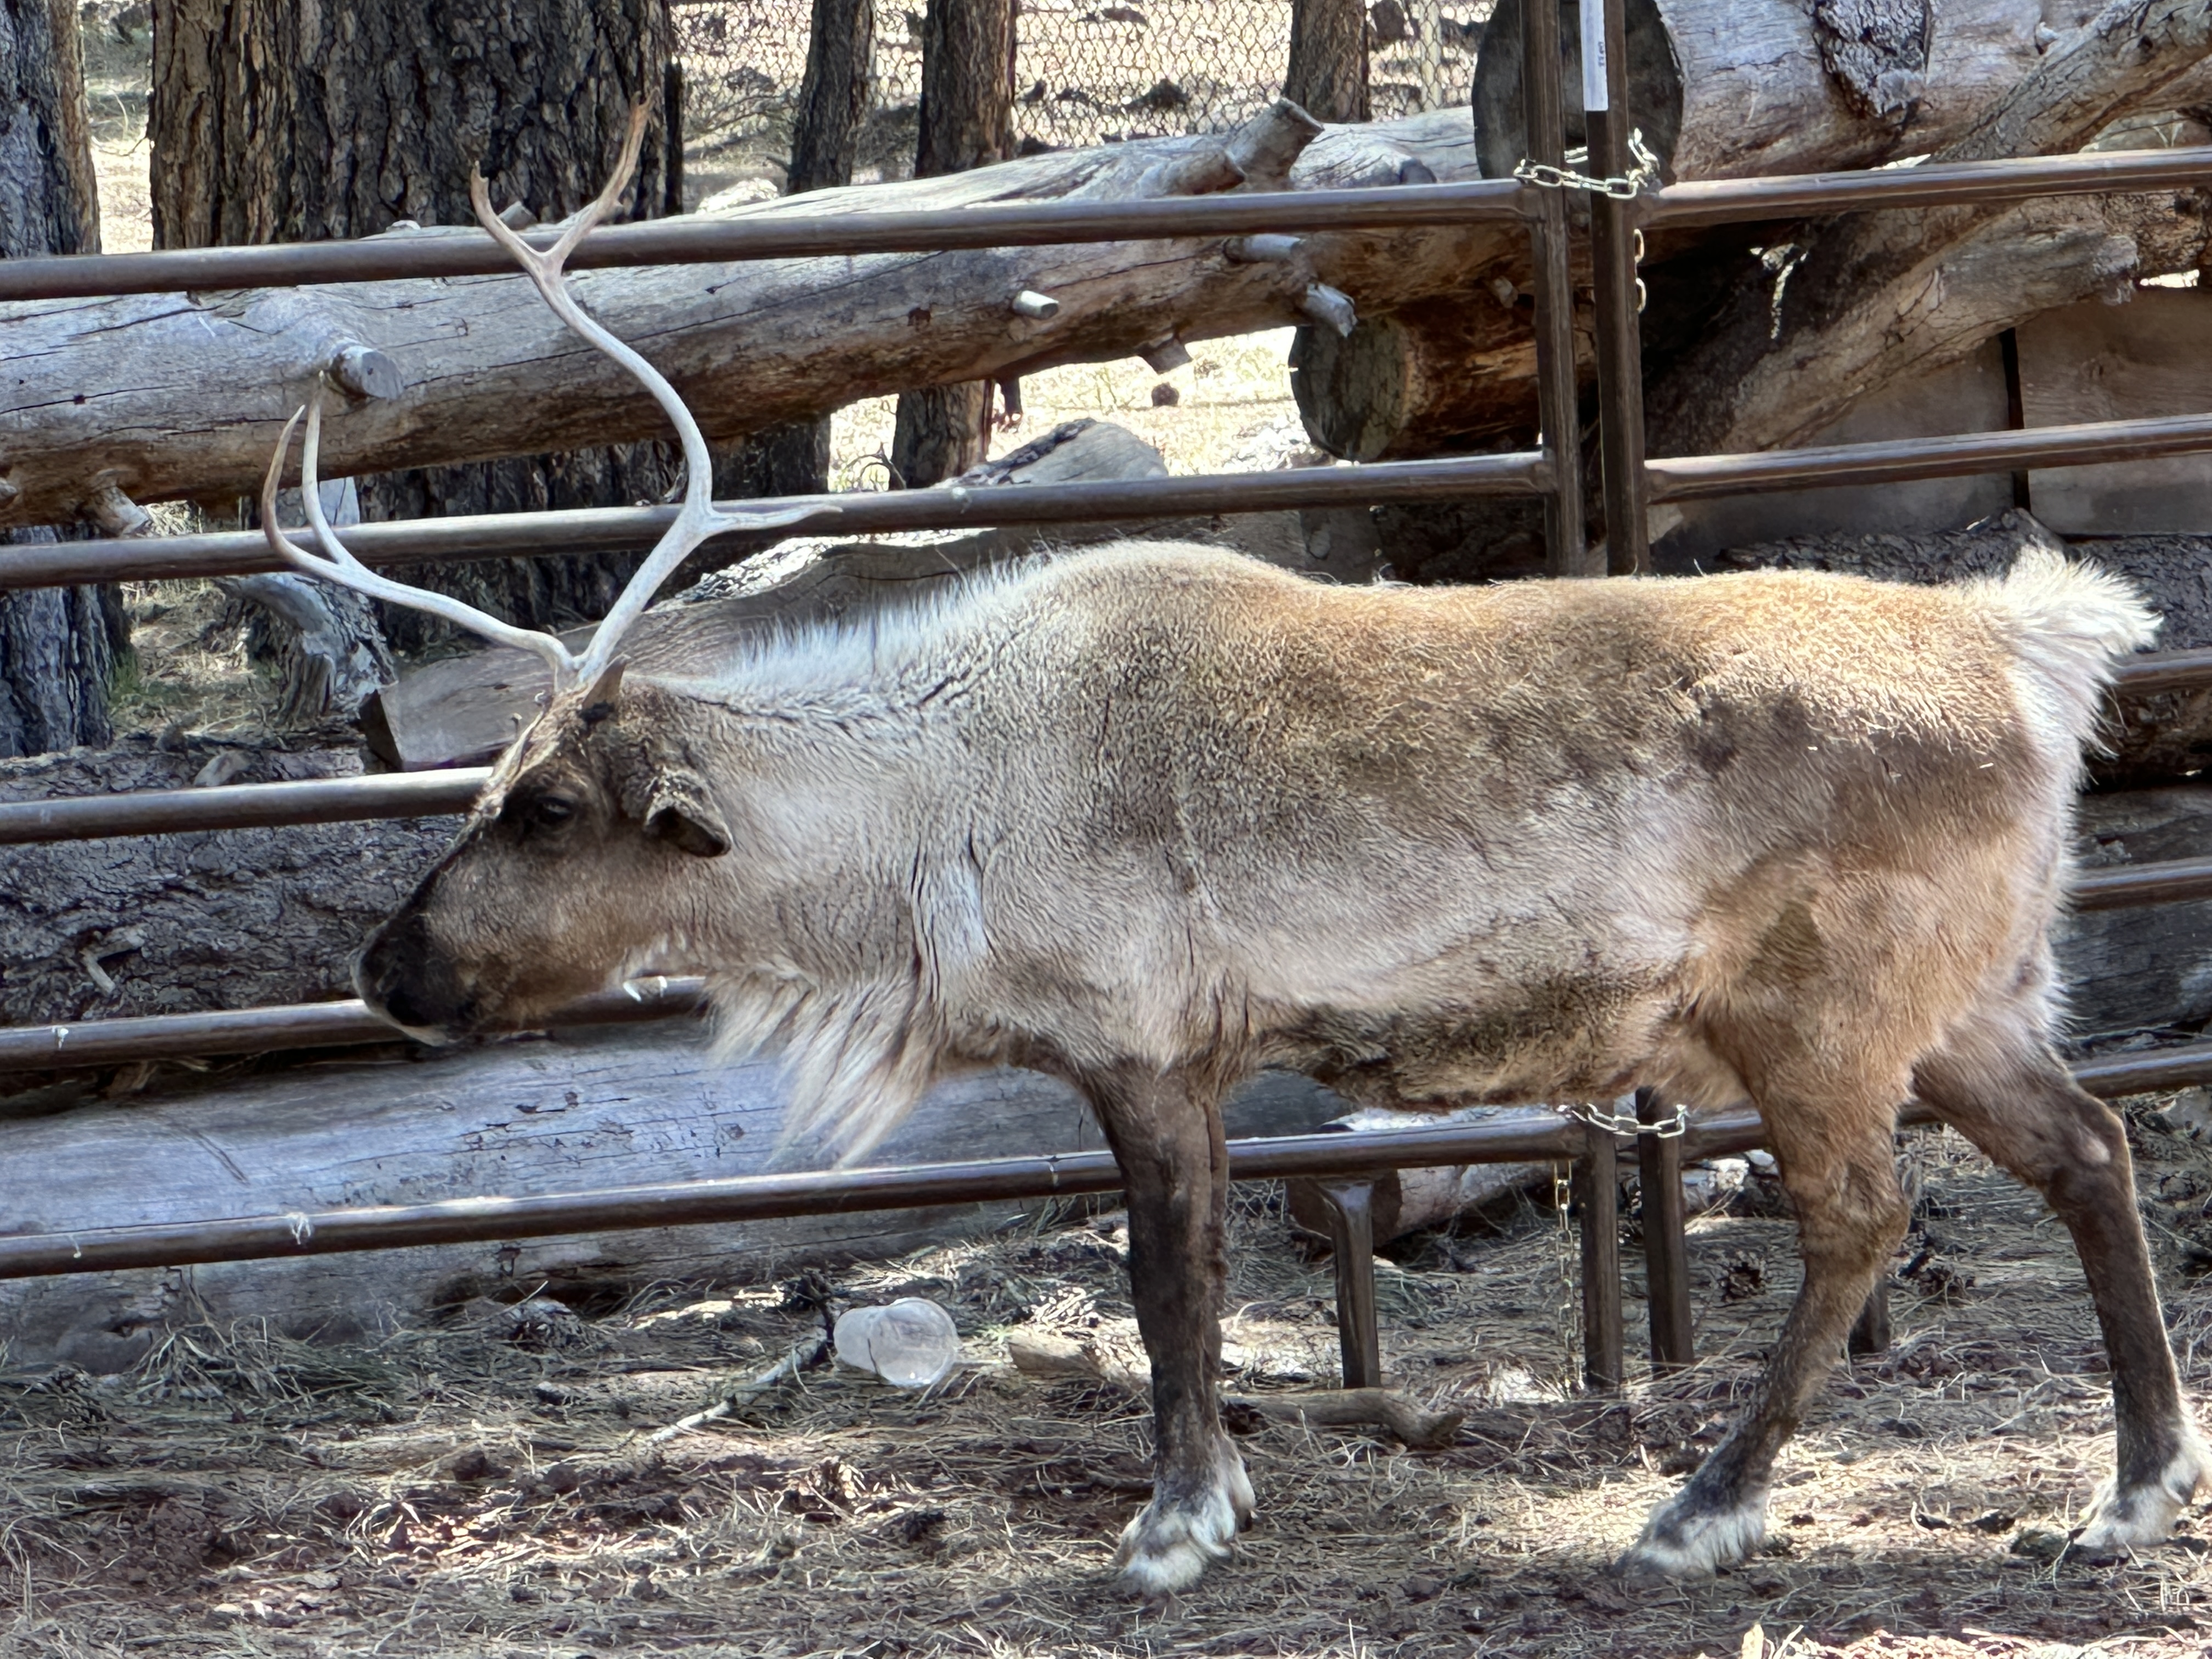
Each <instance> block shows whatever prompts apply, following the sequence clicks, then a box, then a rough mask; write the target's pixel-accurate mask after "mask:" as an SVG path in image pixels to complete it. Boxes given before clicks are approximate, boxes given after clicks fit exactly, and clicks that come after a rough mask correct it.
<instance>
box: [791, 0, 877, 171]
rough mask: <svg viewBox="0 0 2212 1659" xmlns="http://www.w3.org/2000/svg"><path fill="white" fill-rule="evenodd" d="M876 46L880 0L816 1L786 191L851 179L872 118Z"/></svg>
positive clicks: (807, 42) (792, 136)
mask: <svg viewBox="0 0 2212 1659" xmlns="http://www.w3.org/2000/svg"><path fill="white" fill-rule="evenodd" d="M875 49H876V0H814V18H813V23H812V27H811V33H809V34H808V36H807V40H806V77H805V80H804V81H803V82H800V84H799V117H798V119H797V120H796V121H794V122H793V124H792V131H791V171H790V172H789V173H787V174H786V175H785V182H784V194H786V195H787V196H800V195H804V194H805V192H806V191H810V190H833V189H836V188H837V187H838V186H840V185H849V184H851V183H852V182H853V155H854V150H855V149H856V148H857V147H858V145H859V143H860V124H861V123H862V122H863V121H865V120H866V119H867V118H868V92H869V82H868V71H869V66H870V64H871V63H872V61H873V59H874V57H875Z"/></svg>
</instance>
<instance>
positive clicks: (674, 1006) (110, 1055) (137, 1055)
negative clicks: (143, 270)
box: [0, 671, 2212, 1072]
mask: <svg viewBox="0 0 2212 1659" xmlns="http://www.w3.org/2000/svg"><path fill="white" fill-rule="evenodd" d="M2207 678H2208V679H2212V671H2208V676H2207ZM437 775H438V774H435V773H428V774H416V776H425V777H435V776H437ZM270 787H276V788H282V787H296V786H289V785H272V786H270ZM164 793H177V794H185V795H190V794H194V793H205V792H199V791H182V790H179V791H174V792H164ZM93 799H94V800H99V799H109V798H104V797H94V798H93ZM0 810H4V809H0ZM0 827H4V820H0ZM2206 898H2212V859H2177V860H2172V861H2171V862H2167V863H2160V864H2142V865H2134V866H2122V867H2120V868H2117V869H2100V870H2091V871H2087V872H2083V873H2082V874H2081V875H2080V876H2078V877H2077V878H2075V882H2074V885H2073V889H2072V904H2073V908H2075V909H2076V910H2116V909H2121V908H2128V907H2130V906H2137V905H2148V904H2171V903H2177V902H2182V901H2185V900H2191V899H2206ZM703 994H704V991H703V987H702V981H699V980H696V979H667V980H659V981H641V982H640V983H638V984H637V985H635V986H633V987H630V988H629V990H627V991H623V992H607V993H605V994H600V995H598V996H592V997H587V998H586V999H584V1000H582V1001H580V1002H578V1003H575V1004H574V1005H572V1006H570V1007H568V1008H567V1009H565V1010H563V1011H562V1012H560V1013H558V1014H556V1015H554V1016H553V1017H552V1018H550V1019H548V1020H547V1021H546V1024H548V1025H549V1026H556V1027H558V1026H564V1025H594V1024H611V1023H617V1022H629V1021H634V1020H641V1019H659V1018H666V1017H669V1016H671V1015H677V1014H685V1013H692V1012H697V1010H698V1009H699V1008H700V1006H702V1002H701V1000H702V996H703ZM393 1036H394V1031H393V1029H392V1026H390V1025H389V1024H386V1023H385V1022H384V1021H383V1020H381V1019H380V1018H377V1017H376V1016H375V1015H374V1014H372V1013H371V1012H369V1011H368V1007H367V1006H365V1005H364V1004H362V1003H361V1002H358V1001H344V1002H307V1003H294V1004H290V1005H288V1006H280V1007H273V1008H239V1009H228V1010H218V1011H216V1012H210V1013H199V1014H155V1015H148V1016H145V1017H143V1018H131V1019H94V1020H85V1021H81V1022H77V1023H75V1024H55V1025H21V1026H11V1027H0V1072H20V1071H51V1070H53V1069H54V1068H56V1067H58V1066H71V1067H76V1066H116V1065H122V1064H124V1063H125V1062H127V1061H131V1060H174V1059H179V1058H187V1057H189V1058H199V1057H203V1056H207V1055H212V1054H272V1053H275V1052H276V1051H278V1050H280V1049H285V1048H341V1047H344V1046H346V1045H349V1044H353V1043H362V1042H390V1041H392V1038H393Z"/></svg>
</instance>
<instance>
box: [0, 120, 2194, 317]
mask: <svg viewBox="0 0 2212 1659" xmlns="http://www.w3.org/2000/svg"><path fill="white" fill-rule="evenodd" d="M2207 176H2212V149H2167V150H2123V151H2110V152H2102V153H2099V154H2095V155H2056V156H2037V157H2023V158H2020V159H2016V160H2007V161H1969V162H1953V163H1944V164H1938V165H1930V166H1924V167H1887V168H1881V169H1877V170H1875V171H1872V172H1866V173H1799V174H1794V175H1782V176H1778V177H1774V178H1767V179H1712V180H1706V181H1700V182H1696V183H1690V184H1679V185H1666V186H1663V187H1662V188H1660V189H1656V190H1652V191H1646V192H1645V193H1644V196H1643V197H1640V198H1639V199H1638V202H1637V204H1636V210H1637V214H1638V217H1639V218H1640V220H1641V221H1642V222H1643V223H1644V224H1646V225H1654V226H1656V225H1692V224H1718V223H1723V222H1729V221H1732V220H1747V219H1773V218H1790V217H1798V216H1803V215H1806V214H1814V213H1842V212H1849V211H1854V210H1860V209H1865V208H1881V207H1928V206H1933V205H1936V204H1943V203H1975V202H1983V203H1987V202H2005V201H2018V200H2022V199H2025V198H2027V197H2036V196H2057V195H2078V194H2083V193H2091V192H2097V191H2142V190H2158V189H2166V188H2171V187H2172V186H2174V185H2182V184H2187V183H2191V182H2192V181H2195V180H2198V179H2203V178H2205V177H2207ZM1532 198H1533V192H1532V191H1529V190H1528V187H1527V186H1525V185H1522V184H1521V183H1520V182H1519V181H1518V180H1516V179H1477V180H1471V181H1468V182H1465V183H1460V184H1445V185H1384V186H1382V187H1380V188H1369V189H1362V190H1311V191H1259V192H1255V193H1253V194H1250V195H1243V194H1221V195H1212V196H1175V197H1159V198H1157V199H1154V200H1150V201H1138V202H1114V201H1045V202H1005V203H979V204H976V205H975V206H972V207H965V208H952V209H939V210H928V211H907V212H887V213H865V212H864V213H769V214H759V215H754V216H747V217H743V218H733V219H699V218H696V217H690V216H687V217H683V218H676V219H656V220H649V221H647V222H643V223H639V224H631V225H612V226H609V227H607V228H605V229H603V230H600V231H599V232H597V233H595V234H593V235H592V237H590V238H589V239H588V240H586V241H585V242H584V243H583V245H582V246H580V247H579V248H577V250H576V251H575V252H574V253H573V254H572V255H571V256H570V257H569V261H568V263H569V264H570V266H571V267H572V268H574V269H576V270H587V269H611V268H615V267H623V266H638V265H667V264H721V263H725V262H730V261H735V260H740V259H770V258H814V257H821V256H837V255H850V254H867V253H933V252H942V251H945V250H950V249H956V248H987V247H1022V246H1044V245H1049V244H1052V243H1057V242H1120V241H1138V240H1167V239H1188V238H1194V237H1216V236H1242V235H1248V234H1253V233H1255V232H1263V231H1266V232H1277V233H1285V234H1316V233H1321V232H1327V231H1340V230H1398V229H1408V228H1415V227H1419V226H1425V225H1449V224H1471V223H1476V222H1494V221H1500V220H1521V219H1525V218H1527V217H1528V216H1529V213H1530V211H1531V207H1532ZM552 238H553V233H552V232H551V231H550V230H539V231H534V232H532V233H529V237H528V240H532V242H535V243H537V244H538V245H539V246H544V245H545V244H547V243H549V242H550V241H551V240H552ZM512 270H513V262H512V261H511V260H510V259H509V258H508V257H507V255H506V254H505V253H504V252H501V250H500V248H499V247H498V246H497V245H495V243H494V242H493V241H492V240H491V239H490V238H489V236H485V235H482V234H478V233H477V232H475V231H473V230H463V229H458V228H457V229H453V230H441V231H436V232H430V233H422V234H405V233H401V234H388V233H387V234H385V235H381V236H374V237H368V238H364V239H362V240H351V241H328V242H292V243H283V244H278V245H276V246H267V247H218V248H189V249H173V250H167V251H164V252H158V253H90V254H74V255H63V256H57V257H52V258H38V259H11V260H9V261H8V262H7V264H6V266H5V267H4V268H0V301H7V300H59V299H94V298H100V297H104V296H106V295H118V294H182V293H187V292H191V291H194V290H203V289H242V288H267V287H277V286H285V285H293V284H301V283H365V282H387V281H392V280H395V279H401V278H409V277H416V278H419V277H432V276H445V277H451V276H495V275H506V274H508V273H510V272H511V271H512Z"/></svg>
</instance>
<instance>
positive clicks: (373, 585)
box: [261, 402, 576, 690]
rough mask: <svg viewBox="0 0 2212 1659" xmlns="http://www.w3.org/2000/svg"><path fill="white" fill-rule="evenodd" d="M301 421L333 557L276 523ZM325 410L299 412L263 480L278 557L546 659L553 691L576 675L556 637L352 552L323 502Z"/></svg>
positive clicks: (319, 531) (315, 499)
mask: <svg viewBox="0 0 2212 1659" xmlns="http://www.w3.org/2000/svg"><path fill="white" fill-rule="evenodd" d="M301 416H306V417H307V438H306V441H305V442H304V443H303V444H302V445H301V452H300V494H301V497H302V499H303V500H304V501H305V502H306V504H307V521H308V523H309V524H311V525H312V526H313V527H314V532H315V539H316V540H317V541H318V542H319V543H320V544H321V545H322V547H323V548H324V550H325V553H326V554H327V555H328V556H327V557H318V556H316V555H314V554H313V553H310V552H309V551H307V549H306V548H304V547H301V545H300V544H298V543H297V542H295V541H294V540H293V539H292V538H290V537H289V536H287V535H286V534H285V533H284V532H283V529H282V528H281V527H280V526H279V525H278V524H277V521H276V489H277V486H278V484H279V483H281V482H282V480H283V473H284V456H285V453H286V452H288V451H289V449H290V448H291V447H292V434H293V432H294V430H295V428H297V427H298V426H299V424H300V419H301ZM321 427H322V410H321V408H320V407H319V404H317V403H313V402H311V403H309V404H307V406H306V407H305V408H303V409H300V410H295V411H294V413H293V416H292V418H291V419H290V420H289V421H287V422H285V423H284V435H283V437H282V438H280V439H278V440H277V443H276V454H275V455H274V456H272V457H271V458H270V462H269V471H268V472H267V473H266V474H264V476H263V477H262V480H261V530H262V533H263V534H264V536H266V537H267V538H269V545H270V547H271V548H272V549H274V550H275V551H276V556H278V557H279V558H281V559H283V561H284V562H285V563H287V564H289V565H290V566H291V567H292V568H294V569H295V570H299V571H301V572H303V573H305V574H307V575H310V576H319V577H320V578H321V579H322V580H325V581H329V582H336V583H337V585H338V586H340V587H350V588H351V589H353V590H354V592H356V593H365V594H367V595H368V597H369V598H370V599H382V600H385V601H386V603H388V604H391V605H405V606H407V607H408V608H409V609H410V610H413V611H426V612H428V614H429V615H431V616H433V617H441V618H442V619H443V620H444V621H447V622H449V623H453V624H455V625H456V626H457V627H460V628H465V629H468V630H469V631H470V632H471V633H472V634H478V635H483V637H484V638H485V639H488V640H490V641H493V642H495V644H499V645H511V646H514V647H517V648H519V649H520V650H524V651H527V652H530V653H532V655H534V656H538V657H541V658H543V659H544V661H545V665H546V666H547V667H549V668H550V669H551V670H552V671H553V685H554V689H555V690H559V689H560V688H561V687H562V684H565V683H566V680H567V678H568V677H569V676H571V675H573V674H574V671H575V669H576V658H575V657H574V654H572V653H570V651H569V650H568V647H567V646H565V645H563V644H562V643H561V641H558V640H556V639H555V638H554V637H553V636H552V635H550V634H544V633H540V632H539V631H538V629H533V628H517V627H515V626H514V625H513V623H504V622H501V620H500V619H499V618H498V617H494V616H489V615H487V614H486V613H484V612H483V611H479V610H477V608H476V607H475V606H474V605H468V604H465V603H464V602H463V601H461V600H459V599H453V598H452V597H451V596H450V595H447V594H444V593H433V592H430V591H429V589H428V588H424V587H410V586H408V585H407V584H406V583H405V582H396V581H393V580H391V579H390V578H389V577H387V576H380V575H378V574H376V573H375V572H374V571H373V570H371V569H369V568H368V567H367V566H365V565H363V564H362V562H361V561H360V560H358V559H356V558H355V557H354V556H353V555H352V554H351V553H349V552H348V551H347V550H346V547H345V544H344V543H343V542H341V541H339V540H338V538H337V532H336V531H335V530H333V529H331V522H330V520H329V518H328V517H327V516H326V515H325V513H324V512H323V504H322V501H321V500H320V481H319V478H318V477H317V476H316V465H315V464H316V461H317V459H318V455H317V450H318V447H319V441H320V438H321Z"/></svg>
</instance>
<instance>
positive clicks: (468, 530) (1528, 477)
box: [0, 415, 2212, 590]
mask: <svg viewBox="0 0 2212 1659" xmlns="http://www.w3.org/2000/svg"><path fill="white" fill-rule="evenodd" d="M2208 450H2212V415H2179V416H2159V417H2155V418H2152V419H2148V420H2136V421H2090V422H2079V423H2076V424H2074V425H2069V426H2046V427H2031V428H2027V429H2025V430H2021V431H2010V432H1973V433H1966V434H1962V435H1959V436H1956V437H1947V438H1913V439H1909V440H1901V441H1887V442H1876V443H1859V444H1829V445H1819V446H1813V447H1806V448H1802V449H1771V450H1759V451H1755V452H1753V453H1748V454H1741V455H1700V456H1693V457H1686V458H1683V459H1663V458H1662V459H1658V460H1652V461H1647V462H1646V463H1645V464H1644V474H1645V477H1646V478H1647V479H1648V480H1649V482H1650V499H1651V500H1652V501H1699V500H1704V499H1707V498H1710V497H1714V496H1722V495H1757V494H1761V493H1765V492H1767V491H1772V490H1783V489H1803V488H1806V487H1807V486H1808V485H1818V484H1823V483H1828V484H1840V483H1857V484H1866V483H1903V482H1905V481H1908V480H1911V479H1915V478H1948V477H1968V476H1972V475H1976V474H1981V473H1991V472H2015V471H2023V470H2025V469H2027V468H2029V467H2064V466H2094V465H2103V464H2106V463H2108V462H2113V461H2136V460H2149V459H2156V458H2159V457H2161V456H2167V455H2186V454H2195V453H2202V452H2204V451H2208ZM1550 487H1551V467H1550V465H1549V464H1548V463H1547V461H1546V460H1545V459H1544V458H1543V457H1542V456H1541V454H1538V453H1534V452H1533V451H1516V452H1514V453H1509V454H1504V455H1469V456H1462V457H1458V458H1455V459H1449V460H1434V461H1375V462H1369V463H1366V464H1364V465H1358V466H1326V467H1322V466H1316V467H1295V468H1290V469H1286V470H1285V471H1276V472H1221V473H1201V474H1199V475H1197V476H1194V477H1174V478H1117V479H1111V480H1107V481H1103V482H1100V483H1076V484H1006V485H994V486H990V487H987V488H981V489H960V488H957V487H955V488H952V489H902V490H886V491H881V492H867V491H854V492H850V493H847V494H843V495H817V496H785V497H780V498H777V499H775V500H773V501H748V502H741V503H735V504H734V505H738V506H744V507H793V506H798V505H801V504H805V503H809V502H812V503H818V504H819V505H820V506H822V507H823V508H824V509H834V511H829V510H825V511H824V513H823V516H822V517H821V518H820V519H818V520H814V521H812V522H811V523H810V524H809V525H808V526H807V527H806V532H805V533H809V534H813V535H831V536H837V537H841V538H842V537H859V536H872V535H881V534H885V533H888V532H896V531H917V530H961V529H978V528H981V527H984V526H992V525H1049V524H1082V523H1110V522H1112V521H1114V520H1152V519H1175V518H1187V517H1195V516H1199V515H1201V514H1213V513H1268V512H1279V511H1283V510H1286V509H1290V508H1296V507H1381V506H1388V505H1389V504H1392V503H1394V502H1407V501H1432V500H1436V499H1438V498H1441V497H1446V496H1454V495H1466V496H1474V495H1542V494H1543V493H1544V492H1545V491H1546V490H1547V489H1549V488H1550ZM675 511H676V509H675V508H673V507H589V508H577V509H574V510H571V511H568V512H557V513H484V514H481V515H478V516H476V517H471V518H459V519H414V520H398V521H396V522H392V523H387V524H368V525H356V526H349V528H348V529H347V531H346V532H345V541H346V544H347V546H349V548H351V549H352V550H353V551H354V553H355V555H356V556H357V557H359V558H360V559H361V561H362V562H363V563H364V564H368V565H396V564H419V563H459V562H465V561H468V560H473V559H497V558H510V557H513V556H518V555H525V554H538V553H615V552H634V551H637V550H642V549H645V548H648V547H650V546H652V545H653V543H654V542H655V541H656V540H657V539H659V535H660V532H662V531H663V530H665V528H666V527H667V526H668V524H669V521H670V520H671V519H672V518H673V516H674V514H675ZM755 533H756V537H757V534H758V532H755ZM789 533H790V532H781V534H780V535H779V536H778V537H776V538H775V539H782V537H783V536H784V535H788V534H789ZM735 539H737V540H739V541H744V540H745V539H747V538H745V537H744V534H743V533H742V532H740V533H739V534H738V536H737V537H736V538H735ZM282 568H284V566H283V563H282V562H281V561H279V560H278V559H277V558H276V556H274V555H273V554H272V553H271V552H270V550H269V544H268V542H267V541H266V540H265V539H264V538H263V537H262V536H261V535H260V534H259V532H251V531H230V532H222V533H220V534H216V535H204V536H167V537H148V538H142V539H125V540H112V541H92V542H56V543H48V544H33V545H31V546H27V547H17V548H9V549H5V550H0V590H5V589H10V588H25V587H66V586H75V585H76V584H78V583H82V582H112V581H155V580H164V579H170V578H181V577H210V576H227V575H246V574H252V573H255V572H258V571H265V570H278V569H282Z"/></svg>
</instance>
